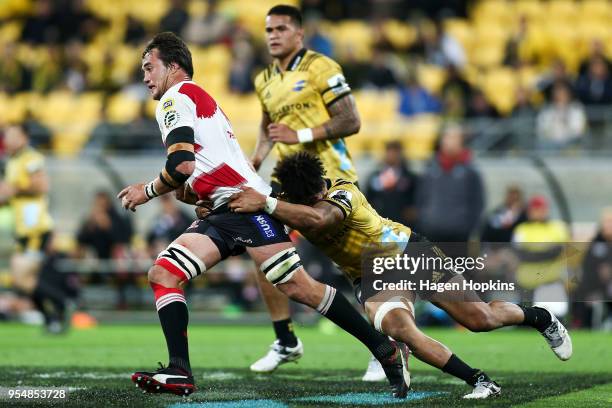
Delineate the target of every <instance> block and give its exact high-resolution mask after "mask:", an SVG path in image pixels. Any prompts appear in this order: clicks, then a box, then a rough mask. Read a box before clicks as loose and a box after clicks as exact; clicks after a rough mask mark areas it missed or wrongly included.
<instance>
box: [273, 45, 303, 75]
mask: <svg viewBox="0 0 612 408" xmlns="http://www.w3.org/2000/svg"><path fill="white" fill-rule="evenodd" d="M302 48H304V46H303V45H300V46H299V47H296V48H295V50H293V51H291V52H290V53H289V54H287V56H285V57H283V58H277V59H276V61H277V62H278V67H279V68H280V70H281V72H285V71H287V68H288V67H289V64H290V63H291V61H293V59H294V58H295V56H296V55H297V54H298V53H299V52H300V51H301V50H302Z"/></svg>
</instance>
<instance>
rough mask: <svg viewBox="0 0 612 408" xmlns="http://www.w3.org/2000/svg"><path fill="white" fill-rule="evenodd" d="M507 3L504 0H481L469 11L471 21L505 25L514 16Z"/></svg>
mask: <svg viewBox="0 0 612 408" xmlns="http://www.w3.org/2000/svg"><path fill="white" fill-rule="evenodd" d="M509 3H511V2H506V1H504V0H490V1H481V2H479V3H478V4H477V5H476V7H475V8H474V10H473V11H472V13H471V17H472V21H474V22H476V23H482V22H485V23H492V24H500V25H506V24H508V23H510V22H511V21H512V20H513V18H514V14H513V13H512V7H511V5H510V4H509Z"/></svg>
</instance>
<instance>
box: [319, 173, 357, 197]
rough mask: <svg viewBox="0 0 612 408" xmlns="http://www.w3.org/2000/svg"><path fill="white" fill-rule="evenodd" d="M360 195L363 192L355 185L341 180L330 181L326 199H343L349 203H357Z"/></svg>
mask: <svg viewBox="0 0 612 408" xmlns="http://www.w3.org/2000/svg"><path fill="white" fill-rule="evenodd" d="M360 195H361V191H359V188H358V187H357V186H356V185H355V183H353V182H351V181H348V180H345V179H341V178H339V179H333V180H330V186H329V188H328V190H327V195H326V198H342V199H345V200H347V201H349V202H355V201H356V200H357V199H358V198H359V196H360Z"/></svg>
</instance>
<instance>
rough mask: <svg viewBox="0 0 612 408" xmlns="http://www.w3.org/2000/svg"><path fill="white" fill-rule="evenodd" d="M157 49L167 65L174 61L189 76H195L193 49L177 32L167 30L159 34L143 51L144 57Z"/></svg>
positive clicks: (160, 57)
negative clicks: (191, 49) (190, 49)
mask: <svg viewBox="0 0 612 408" xmlns="http://www.w3.org/2000/svg"><path fill="white" fill-rule="evenodd" d="M153 49H157V51H158V53H159V59H161V60H162V61H163V63H164V65H165V66H166V67H168V66H170V64H172V63H173V62H174V63H175V64H176V65H178V66H179V67H181V68H182V69H183V70H184V71H185V72H186V73H187V75H189V78H192V77H193V62H192V61H191V51H189V48H188V47H187V44H185V42H184V41H183V40H181V38H180V37H179V36H177V35H176V34H174V33H172V32H169V31H166V32H163V33H159V34H157V35H156V36H155V37H153V39H152V40H151V41H149V43H148V44H147V46H146V48H145V49H144V51H143V52H142V58H144V57H145V55H147V54H148V53H150V52H151V51H153Z"/></svg>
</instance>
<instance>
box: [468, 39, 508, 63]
mask: <svg viewBox="0 0 612 408" xmlns="http://www.w3.org/2000/svg"><path fill="white" fill-rule="evenodd" d="M504 52H505V48H504V46H503V45H502V44H487V45H482V46H477V47H474V48H473V49H472V50H471V51H470V52H469V60H470V62H471V63H473V64H474V65H476V66H479V67H487V68H488V67H494V66H499V65H500V64H501V63H502V61H503V59H504Z"/></svg>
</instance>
